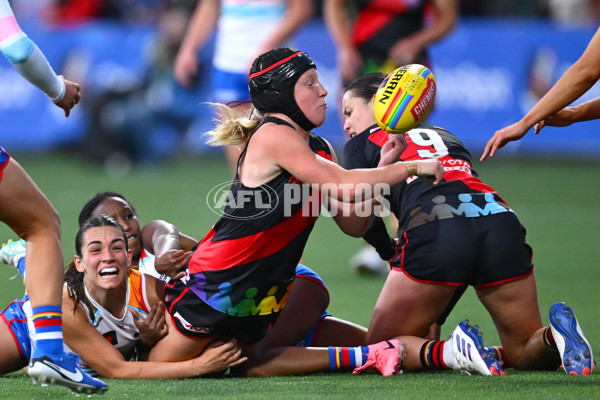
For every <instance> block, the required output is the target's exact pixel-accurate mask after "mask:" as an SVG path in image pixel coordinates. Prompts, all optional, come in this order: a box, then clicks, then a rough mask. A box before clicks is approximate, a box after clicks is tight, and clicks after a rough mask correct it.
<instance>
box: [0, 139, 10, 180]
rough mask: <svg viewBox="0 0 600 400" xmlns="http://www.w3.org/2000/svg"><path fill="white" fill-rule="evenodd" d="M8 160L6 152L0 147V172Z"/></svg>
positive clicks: (8, 156)
mask: <svg viewBox="0 0 600 400" xmlns="http://www.w3.org/2000/svg"><path fill="white" fill-rule="evenodd" d="M9 159H10V155H8V152H7V151H6V150H4V147H2V146H0V170H2V169H3V168H4V167H5V166H6V164H7V163H8V160H9ZM0 176H1V174H0Z"/></svg>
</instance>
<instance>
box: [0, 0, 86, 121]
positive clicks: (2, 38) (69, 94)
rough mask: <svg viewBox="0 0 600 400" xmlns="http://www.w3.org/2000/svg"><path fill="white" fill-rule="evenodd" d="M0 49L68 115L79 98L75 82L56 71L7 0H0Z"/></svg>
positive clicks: (21, 72)
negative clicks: (28, 35) (25, 29)
mask: <svg viewBox="0 0 600 400" xmlns="http://www.w3.org/2000/svg"><path fill="white" fill-rule="evenodd" d="M0 51H2V54H4V56H5V57H6V59H7V60H8V61H9V62H10V63H11V64H12V66H13V67H14V68H15V70H17V71H18V72H19V73H20V74H21V75H22V76H23V77H24V78H25V79H27V80H28V81H29V82H31V83H32V84H33V85H35V86H37V87H38V88H39V89H40V90H41V91H42V92H44V93H45V94H46V96H48V97H49V98H50V100H52V101H53V102H54V104H56V105H57V106H58V107H60V108H62V109H63V110H64V111H65V117H68V116H69V114H70V112H71V108H73V107H74V106H75V105H76V104H77V103H78V102H79V99H80V94H79V89H80V88H79V84H77V83H75V82H71V81H68V80H66V79H64V78H63V77H62V76H57V75H56V73H55V72H54V70H53V69H52V67H51V66H50V64H49V63H48V60H46V57H45V56H44V54H43V53H42V51H41V50H40V49H39V48H38V47H37V45H36V44H35V43H34V42H33V41H32V40H31V39H29V38H28V37H27V35H26V34H25V32H23V31H22V30H21V28H20V27H19V24H18V23H17V20H16V19H15V16H14V14H13V12H12V10H11V8H10V5H9V4H8V0H0Z"/></svg>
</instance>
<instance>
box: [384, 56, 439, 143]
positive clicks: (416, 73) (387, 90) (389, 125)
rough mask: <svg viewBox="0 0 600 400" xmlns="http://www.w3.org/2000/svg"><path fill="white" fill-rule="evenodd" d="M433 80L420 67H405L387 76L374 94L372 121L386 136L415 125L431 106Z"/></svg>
mask: <svg viewBox="0 0 600 400" xmlns="http://www.w3.org/2000/svg"><path fill="white" fill-rule="evenodd" d="M434 99H435V78H434V77H433V73H432V72H431V70H430V69H429V68H427V67H425V66H423V65H421V64H408V65H403V66H402V67H399V68H397V69H396V70H394V71H393V72H392V73H391V74H389V75H388V76H387V77H386V78H385V79H384V80H383V82H381V85H379V89H377V93H376V94H375V107H374V108H375V120H376V121H377V124H378V125H379V126H380V127H381V129H383V130H384V131H386V132H388V133H404V132H407V131H409V130H411V129H413V128H414V127H416V126H417V125H419V124H420V123H421V122H423V120H424V119H425V117H426V116H427V114H428V113H429V111H430V110H431V107H432V106H433V100H434Z"/></svg>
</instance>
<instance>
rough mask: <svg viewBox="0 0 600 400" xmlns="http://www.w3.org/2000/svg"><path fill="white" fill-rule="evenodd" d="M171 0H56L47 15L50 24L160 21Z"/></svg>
mask: <svg viewBox="0 0 600 400" xmlns="http://www.w3.org/2000/svg"><path fill="white" fill-rule="evenodd" d="M172 2H173V1H170V0H52V1H51V2H50V3H49V4H48V6H47V7H46V12H45V13H44V18H45V20H46V22H47V23H48V24H54V25H69V24H77V23H84V22H89V21H94V20H98V19H115V20H119V21H123V22H129V23H137V24H141V23H156V22H157V21H158V19H159V18H160V14H161V13H162V11H163V8H165V7H166V8H168V7H169V4H170V3H172Z"/></svg>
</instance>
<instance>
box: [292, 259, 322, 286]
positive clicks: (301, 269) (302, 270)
mask: <svg viewBox="0 0 600 400" xmlns="http://www.w3.org/2000/svg"><path fill="white" fill-rule="evenodd" d="M299 275H300V276H305V277H308V278H312V279H314V280H316V281H319V283H321V286H323V287H324V288H325V289H327V286H326V285H325V282H323V279H322V278H321V277H320V276H319V275H317V273H316V272H315V271H313V270H312V269H310V268H308V267H307V266H306V265H304V264H298V265H297V266H296V277H298V276H299Z"/></svg>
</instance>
